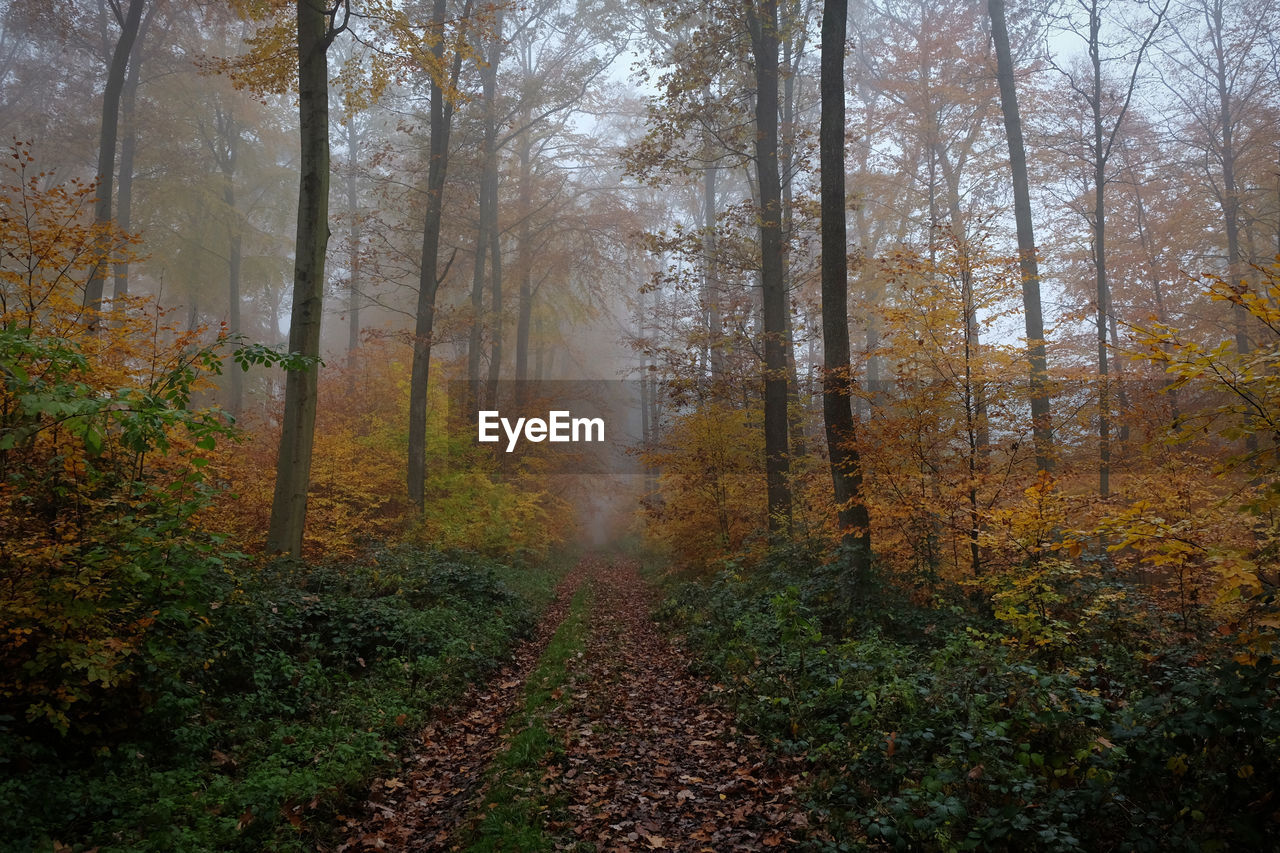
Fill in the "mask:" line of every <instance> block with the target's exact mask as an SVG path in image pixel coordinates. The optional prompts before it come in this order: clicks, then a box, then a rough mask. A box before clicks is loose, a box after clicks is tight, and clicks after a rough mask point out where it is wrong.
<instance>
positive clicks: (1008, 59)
mask: <svg viewBox="0 0 1280 853" xmlns="http://www.w3.org/2000/svg"><path fill="white" fill-rule="evenodd" d="M987 12H988V14H989V15H990V17H991V38H992V42H993V43H994V45H995V51H996V81H997V83H998V84H999V86H1000V109H1001V112H1002V113H1003V114H1004V130H1005V136H1006V138H1007V140H1008V143H1009V170H1010V173H1011V176H1012V181H1013V215H1014V220H1015V222H1016V224H1017V231H1018V262H1019V265H1020V266H1021V268H1022V308H1023V314H1024V319H1025V325H1026V332H1027V356H1028V360H1029V362H1030V385H1031V424H1032V434H1033V436H1034V440H1035V450H1036V467H1038V468H1039V469H1040V470H1041V471H1048V472H1052V471H1053V469H1054V458H1053V457H1054V454H1053V430H1052V419H1051V417H1050V414H1049V371H1048V360H1047V358H1046V355H1045V345H1044V316H1043V313H1042V311H1041V306H1040V270H1039V268H1038V265H1037V263H1036V239H1035V229H1034V226H1033V225H1032V222H1031V186H1030V182H1029V181H1028V179H1027V154H1026V151H1025V150H1024V149H1023V145H1022V118H1021V116H1020V115H1019V113H1018V93H1017V88H1016V86H1015V85H1014V77H1013V54H1012V51H1011V50H1010V47H1009V27H1008V24H1006V23H1005V14H1004V0H987Z"/></svg>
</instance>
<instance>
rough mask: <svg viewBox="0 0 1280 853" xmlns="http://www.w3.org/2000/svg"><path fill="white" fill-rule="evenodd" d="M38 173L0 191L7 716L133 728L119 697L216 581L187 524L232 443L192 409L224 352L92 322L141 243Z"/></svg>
mask: <svg viewBox="0 0 1280 853" xmlns="http://www.w3.org/2000/svg"><path fill="white" fill-rule="evenodd" d="M33 162H34V161H33V159H32V157H31V155H30V153H29V151H28V150H27V149H26V148H25V147H23V146H17V147H15V148H14V150H13V152H12V158H11V160H9V161H7V166H6V168H7V171H8V174H9V177H8V180H6V181H5V182H4V186H3V187H2V188H0V193H3V199H2V203H3V205H4V215H3V216H2V217H0V246H3V262H2V263H3V266H2V267H0V276H2V278H0V347H2V349H0V371H2V378H3V382H4V386H3V389H2V390H0V394H2V396H0V475H2V477H3V479H2V481H0V532H2V535H0V543H2V544H0V565H2V566H3V571H2V572H0V574H2V575H3V578H4V581H3V583H4V590H3V595H2V596H0V632H2V637H0V641H2V643H3V645H2V647H0V648H2V651H0V705H2V707H3V709H4V713H7V714H9V715H11V716H13V717H14V718H17V719H25V720H33V719H37V718H39V719H44V720H47V721H48V722H49V723H51V724H52V725H53V726H55V727H57V728H59V729H61V730H63V731H65V730H66V729H67V728H68V727H70V726H71V725H72V724H73V722H74V723H75V724H77V725H80V726H101V725H120V724H122V723H123V722H124V719H122V718H121V717H120V716H119V714H118V711H119V707H118V706H117V705H116V704H115V702H113V701H104V700H105V699H106V697H108V696H111V695H114V694H115V693H116V692H118V691H119V689H120V688H122V687H124V686H126V685H129V684H130V683H131V682H133V681H134V679H135V677H136V676H137V675H138V672H139V666H141V665H142V662H143V661H144V660H145V659H146V658H147V657H148V656H149V655H153V654H155V653H157V649H155V648H153V647H151V643H152V640H153V638H155V637H160V636H163V635H165V634H166V633H167V632H171V631H173V630H174V629H176V628H179V627H180V626H187V627H194V626H195V625H196V624H197V623H198V622H199V620H200V617H201V613H202V611H203V603H202V602H201V599H202V594H201V585H202V583H203V582H204V580H205V578H206V576H207V574H208V573H210V572H216V571H217V570H218V569H217V559H216V558H215V557H214V556H213V555H212V552H211V551H210V550H209V545H210V543H209V540H208V539H207V538H205V537H202V536H201V535H200V534H198V533H196V532H195V531H193V530H192V529H191V527H190V523H191V518H192V515H193V514H194V513H195V511H196V510H197V509H198V508H199V507H200V506H201V504H202V503H203V501H204V499H205V492H206V484H205V479H204V477H203V474H202V468H203V466H204V464H205V462H206V457H205V454H206V453H207V452H208V451H209V450H211V449H212V448H213V446H214V444H215V442H216V441H217V440H218V439H220V438H223V437H226V436H228V435H229V434H230V432H231V427H230V424H229V422H228V421H227V420H226V419H225V418H224V417H223V416H222V415H221V414H220V413H219V412H217V411H216V410H197V409H194V408H192V406H191V402H192V396H193V394H195V393H196V392H198V391H199V389H201V388H202V387H205V386H206V385H207V382H208V379H209V378H210V377H211V376H212V375H213V374H215V373H217V372H219V371H220V369H221V362H220V357H219V354H218V349H219V347H220V344H221V343H222V342H221V341H219V340H217V339H214V338H212V337H211V336H208V335H204V334H202V333H200V332H180V331H178V330H177V329H175V328H174V327H173V326H172V325H171V324H170V322H169V320H168V319H167V318H166V316H165V313H164V312H163V311H162V310H161V309H159V308H158V307H157V306H156V305H154V304H151V303H147V302H145V301H141V300H130V301H127V302H125V303H124V304H120V305H117V306H115V308H114V310H112V311H111V312H110V313H109V314H107V315H103V316H101V317H99V316H98V315H97V314H96V313H95V312H93V311H91V310H89V309H85V308H83V307H82V306H81V304H80V292H81V290H82V288H83V286H84V283H85V281H86V280H87V279H88V277H89V276H90V275H92V273H93V271H94V270H95V268H97V267H98V266H100V265H105V264H108V263H111V262H113V261H116V260H120V259H124V258H127V257H128V256H129V254H130V252H131V251H132V246H133V240H132V238H130V237H129V235H127V234H124V233H122V232H120V231H118V230H116V229H114V228H111V227H106V226H99V225H93V224H91V223H90V222H89V221H88V217H87V216H86V207H87V205H88V204H89V203H90V202H91V200H92V198H93V187H92V186H91V185H85V184H77V183H75V182H70V183H67V184H52V186H51V187H48V188H46V187H45V186H44V185H45V184H46V183H49V182H48V180H47V179H48V177H49V176H46V175H42V174H31V173H30V170H31V168H32V164H33ZM90 323H94V324H96V325H97V326H98V331H96V332H91V331H88V327H89V325H90ZM162 628H163V631H161V629H162Z"/></svg>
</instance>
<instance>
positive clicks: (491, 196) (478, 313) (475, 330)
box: [467, 12, 502, 408]
mask: <svg viewBox="0 0 1280 853" xmlns="http://www.w3.org/2000/svg"><path fill="white" fill-rule="evenodd" d="M501 58H502V14H501V12H499V13H498V18H497V23H496V28H495V32H494V33H493V34H492V37H491V41H490V42H489V49H488V51H487V56H486V57H485V59H486V63H487V64H486V66H485V67H484V68H483V69H481V81H482V82H481V109H482V110H483V112H484V147H483V150H482V162H481V169H480V195H479V199H478V201H479V204H478V210H477V224H476V257H475V265H474V267H472V276H471V316H472V324H471V333H470V334H469V335H468V338H467V387H468V389H469V390H468V393H469V394H470V395H471V400H472V408H475V407H477V406H478V405H479V403H480V361H481V357H482V356H483V353H484V327H485V310H484V275H485V255H486V253H489V254H493V253H494V249H495V248H496V247H497V245H498V241H497V240H495V239H494V234H495V232H496V231H497V220H498V116H497V90H498V62H499V61H500V60H501ZM497 261H498V259H497V257H493V259H492V261H491V263H492V264H493V269H492V270H491V272H490V275H491V276H492V275H493V272H495V271H496V267H497ZM497 287H498V288H501V284H500V283H499V284H498V285H497ZM494 308H495V310H496V308H497V306H494Z"/></svg>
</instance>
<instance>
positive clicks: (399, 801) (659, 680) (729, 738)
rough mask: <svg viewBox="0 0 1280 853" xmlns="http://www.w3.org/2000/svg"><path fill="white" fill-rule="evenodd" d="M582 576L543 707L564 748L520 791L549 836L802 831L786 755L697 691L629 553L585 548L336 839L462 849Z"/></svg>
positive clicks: (629, 846) (748, 837) (674, 846)
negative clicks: (522, 628)
mask: <svg viewBox="0 0 1280 853" xmlns="http://www.w3.org/2000/svg"><path fill="white" fill-rule="evenodd" d="M583 582H585V583H589V584H591V586H592V589H593V598H592V608H591V612H590V635H589V639H588V641H587V648H586V650H585V654H584V655H583V656H582V657H581V658H579V659H574V660H572V661H571V662H570V669H571V680H570V682H569V685H570V686H569V688H568V689H569V695H568V696H567V697H566V701H565V702H564V703H563V704H562V706H561V707H560V708H558V709H556V710H555V711H554V712H553V713H551V714H550V715H549V716H548V717H547V720H546V724H547V726H548V728H549V729H550V731H551V732H552V733H553V735H554V737H555V739H556V741H557V743H559V744H560V745H562V747H563V751H562V752H560V753H559V754H558V755H557V756H555V757H554V759H553V760H548V762H547V764H546V767H545V770H544V772H543V773H542V774H541V779H540V782H539V785H540V790H535V791H530V792H529V796H531V797H535V798H537V799H538V800H539V801H541V802H545V803H548V804H549V805H548V807H546V809H545V811H544V812H543V819H544V822H545V826H544V830H545V833H546V835H547V836H548V837H549V838H550V839H551V843H552V844H553V846H554V849H557V850H575V851H631V850H687V851H716V853H719V851H732V850H742V851H750V850H768V849H784V850H785V849H793V848H794V847H795V846H796V844H797V843H798V841H799V840H800V839H801V838H802V837H804V836H805V835H806V833H807V832H808V827H807V824H806V820H805V815H804V810H803V809H802V808H801V807H799V805H798V804H797V803H796V802H795V799H794V786H795V784H796V773H797V772H798V768H796V767H785V766H779V765H778V764H776V763H767V762H766V761H765V757H764V750H763V749H762V748H761V746H760V745H759V744H758V743H756V742H755V741H754V739H753V738H752V737H750V736H746V735H743V734H741V733H740V732H738V731H737V730H736V729H735V727H734V725H733V721H732V718H731V717H730V715H729V714H728V713H727V712H725V711H724V710H723V709H720V708H718V707H716V706H715V705H712V704H709V703H707V702H704V701H703V697H704V695H705V694H706V693H707V692H708V689H709V685H708V684H707V683H706V682H704V681H702V680H700V679H698V678H696V677H694V676H692V675H690V674H689V673H688V671H687V661H686V659H685V658H684V657H683V656H682V654H681V653H680V651H679V650H678V649H676V648H674V647H672V646H671V645H670V644H669V643H667V642H666V640H665V639H664V638H663V637H662V635H661V633H660V632H659V630H658V628H657V627H656V626H655V625H654V624H653V622H652V620H651V619H650V618H649V613H650V609H651V605H652V598H651V594H650V591H649V589H648V588H647V587H646V585H645V584H644V582H643V581H642V579H641V578H640V577H639V575H638V574H637V572H636V569H635V566H634V565H631V564H629V563H616V562H615V563H609V562H605V561H603V560H598V559H590V558H589V559H587V560H584V561H583V563H582V564H580V565H579V567H578V568H577V569H575V571H574V572H573V573H572V574H571V575H570V577H569V578H566V582H565V584H564V585H563V586H562V589H561V593H560V595H559V596H558V597H557V600H556V604H555V605H554V606H553V608H552V611H551V612H550V613H549V614H548V618H547V619H545V620H544V622H543V626H542V628H541V629H540V630H539V632H538V636H537V638H536V639H535V640H533V641H531V642H530V643H528V644H526V645H525V647H523V648H522V649H521V651H520V653H519V654H518V655H517V661H516V663H515V665H514V666H513V668H512V669H510V670H509V671H508V672H506V673H504V674H503V675H502V676H501V677H500V678H499V679H496V680H495V681H493V682H490V684H489V685H487V686H486V687H485V688H484V689H481V690H475V691H472V693H470V694H468V697H467V701H466V702H465V703H464V704H463V705H461V706H459V710H457V711H456V712H455V713H454V714H453V715H452V716H451V717H450V718H448V719H447V720H442V721H440V722H438V723H436V724H434V725H432V726H431V727H430V728H429V729H428V730H427V731H426V732H424V734H423V737H422V744H421V747H420V751H419V753H418V754H416V755H415V756H413V757H412V758H411V759H410V760H409V762H408V767H409V772H408V774H407V775H406V776H403V777H402V778H400V779H394V780H385V781H383V780H379V782H378V783H376V784H375V791H374V792H373V796H372V798H371V805H370V813H369V816H367V817H366V818H365V819H363V820H362V821H360V822H353V824H352V826H351V827H350V830H351V836H350V840H349V841H348V843H347V844H345V845H344V846H343V848H342V849H346V850H369V849H382V850H413V851H427V850H457V849H465V844H464V843H463V842H462V841H461V840H460V839H459V836H458V835H456V834H454V833H455V830H456V829H457V828H458V827H463V826H467V825H468V824H469V822H470V824H471V825H474V815H475V810H476V809H478V808H480V804H481V802H482V799H481V798H482V797H483V793H484V792H483V783H484V778H485V775H484V771H485V768H486V767H487V766H488V765H489V764H490V762H491V761H492V759H493V757H494V755H495V752H496V750H497V749H499V748H500V746H501V743H502V737H501V731H502V728H503V725H504V723H505V721H506V720H507V718H508V717H509V716H510V714H511V713H512V710H513V708H515V707H516V704H517V702H518V700H519V698H520V696H521V695H522V692H523V691H522V690H521V689H520V687H521V684H522V683H523V681H524V680H525V679H526V678H527V676H528V674H529V672H531V671H532V667H533V665H534V662H535V661H536V658H537V656H538V654H539V653H540V649H542V648H544V647H545V645H546V642H547V639H548V638H549V637H550V636H551V635H552V634H553V633H554V630H555V627H556V625H558V624H559V622H560V621H561V620H562V619H563V618H564V613H565V612H566V608H567V602H568V600H569V598H570V597H571V596H572V592H573V589H574V588H575V587H576V585H577V584H578V583H583ZM549 758H550V757H549ZM469 815H470V817H469ZM497 849H502V848H501V846H500V845H499V847H498V848H497Z"/></svg>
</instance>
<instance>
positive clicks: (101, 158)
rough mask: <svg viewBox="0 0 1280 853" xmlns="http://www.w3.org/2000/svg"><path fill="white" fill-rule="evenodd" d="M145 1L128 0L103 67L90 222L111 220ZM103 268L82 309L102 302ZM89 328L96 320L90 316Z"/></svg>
mask: <svg viewBox="0 0 1280 853" xmlns="http://www.w3.org/2000/svg"><path fill="white" fill-rule="evenodd" d="M146 5H147V0H130V2H129V8H128V10H127V11H126V12H125V16H124V20H123V21H122V22H121V26H120V38H119V39H118V40H117V41H116V46H115V50H114V51H113V52H112V54H111V66H110V68H109V69H108V70H107V84H106V87H105V88H104V89H103V91H102V126H101V129H100V132H99V135H98V172H97V178H98V187H97V192H98V197H97V201H96V202H95V203H94V206H93V221H94V222H96V223H98V224H103V223H107V222H110V221H111V207H112V201H113V199H112V194H113V192H114V187H115V172H116V141H117V137H118V135H119V131H120V96H121V94H122V93H123V91H124V81H125V74H126V71H127V70H128V66H129V54H130V53H131V52H132V51H133V43H134V41H135V40H136V39H137V37H138V29H139V27H140V25H141V24H142V9H143V7H144V6H146ZM106 275H107V271H106V268H105V266H104V265H102V264H99V265H98V266H97V268H95V269H94V271H93V275H92V276H90V278H89V281H88V282H87V283H86V284H85V288H84V305H85V307H86V308H91V309H94V310H96V309H98V308H99V307H101V305H102V289H103V283H104V281H105V280H106ZM89 327H90V329H91V330H93V329H97V327H98V321H97V319H96V318H91V319H90V321H89Z"/></svg>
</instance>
